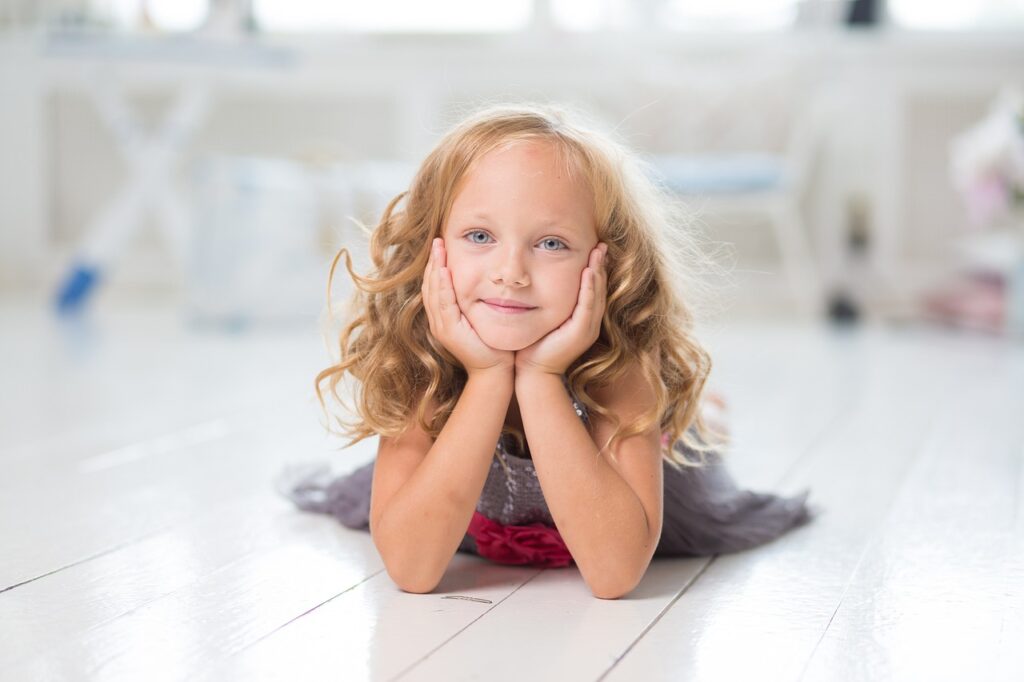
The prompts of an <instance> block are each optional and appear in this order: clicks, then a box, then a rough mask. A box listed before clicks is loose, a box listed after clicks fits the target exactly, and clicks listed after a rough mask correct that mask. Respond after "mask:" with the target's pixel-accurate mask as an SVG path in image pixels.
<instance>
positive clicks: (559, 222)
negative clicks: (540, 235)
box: [467, 213, 572, 230]
mask: <svg viewBox="0 0 1024 682" xmlns="http://www.w3.org/2000/svg"><path fill="white" fill-rule="evenodd" d="M467 219H468V220H469V221H474V220H480V221H483V222H486V223H489V222H491V216H489V215H487V214H486V213H475V214H473V215H471V216H469V217H468V218H467ZM537 227H541V228H547V227H555V228H562V229H566V230H571V229H572V222H570V221H568V220H563V219H562V218H548V219H546V220H542V221H540V222H539V223H538V224H537Z"/></svg>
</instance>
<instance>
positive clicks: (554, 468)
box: [515, 364, 664, 599]
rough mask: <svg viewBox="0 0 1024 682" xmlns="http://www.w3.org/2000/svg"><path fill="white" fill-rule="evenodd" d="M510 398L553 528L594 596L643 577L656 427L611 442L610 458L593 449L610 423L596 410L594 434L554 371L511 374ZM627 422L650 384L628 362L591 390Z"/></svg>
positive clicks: (658, 520)
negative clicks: (621, 372)
mask: <svg viewBox="0 0 1024 682" xmlns="http://www.w3.org/2000/svg"><path fill="white" fill-rule="evenodd" d="M515 391H516V398H517V400H518V401H519V410H520V412H521V414H522V418H523V426H524V429H525V431H526V439H527V441H528V442H529V444H530V450H531V452H532V453H533V460H534V468H535V469H536V470H537V477H538V479H539V480H540V484H541V489H542V490H543V491H544V498H545V499H546V500H547V503H548V508H549V509H550V511H551V516H552V518H553V519H554V522H555V525H556V526H557V527H558V531H559V533H560V534H561V536H562V539H563V540H564V541H565V544H566V546H567V547H568V549H569V552H570V553H571V554H572V556H573V559H574V560H575V561H576V565H577V566H578V567H579V569H580V573H581V575H582V576H583V579H584V581H585V582H586V583H587V585H588V586H589V587H590V590H591V592H593V594H594V596H596V597H600V598H604V599H616V598H618V597H621V596H622V595H624V594H626V593H628V592H630V591H631V590H632V589H633V588H634V587H636V585H637V584H638V583H639V582H640V580H641V578H643V575H644V573H645V572H646V570H647V566H648V565H649V564H650V561H651V558H652V557H653V555H654V550H655V549H657V545H658V541H659V539H660V538H661V525H662V510H663V501H664V489H663V488H662V485H663V471H662V462H661V434H660V433H659V431H658V429H657V426H655V427H652V429H650V430H649V431H648V432H646V433H643V434H640V435H637V436H632V437H630V438H627V439H625V440H623V441H622V442H620V443H618V444H617V446H616V450H615V453H616V456H617V459H618V461H617V462H613V461H611V459H610V458H609V457H608V456H607V455H601V456H600V457H599V456H598V449H597V445H596V444H595V442H596V443H602V444H603V443H604V442H605V440H607V439H608V438H609V437H610V435H611V433H612V430H613V429H612V427H613V425H612V424H610V423H609V422H608V421H607V420H604V419H600V418H599V415H596V414H594V415H592V417H593V419H594V437H593V439H592V438H591V436H590V434H589V433H587V429H586V427H585V426H584V425H583V422H582V421H581V420H580V418H579V417H578V416H577V415H576V412H575V410H574V409H573V406H572V401H571V398H570V396H569V394H568V393H567V391H566V390H565V386H564V384H563V383H562V379H561V377H560V376H557V375H554V374H550V373H542V372H527V373H517V374H516V380H515ZM594 397H595V399H597V400H598V401H599V402H600V403H601V404H602V405H604V406H606V407H608V409H610V410H611V411H612V413H614V414H616V415H617V416H618V417H619V419H621V420H622V423H628V422H630V421H632V419H633V418H634V417H636V416H638V415H639V414H640V413H642V412H643V411H645V410H646V409H649V407H651V406H653V405H654V400H655V396H654V390H653V388H652V387H651V386H650V385H649V384H648V383H647V381H646V380H645V379H644V377H643V375H642V374H641V373H640V372H639V369H638V367H637V366H636V365H635V364H634V365H633V366H632V367H631V368H630V370H629V371H628V372H627V373H626V375H625V376H624V377H623V379H622V380H620V381H619V382H618V383H617V384H616V385H615V386H612V387H610V388H607V389H605V390H602V391H601V392H600V393H598V394H595V395H594Z"/></svg>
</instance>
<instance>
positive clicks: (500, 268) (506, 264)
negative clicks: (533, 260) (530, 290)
mask: <svg viewBox="0 0 1024 682" xmlns="http://www.w3.org/2000/svg"><path fill="white" fill-rule="evenodd" d="M497 258H498V262H497V265H496V266H495V268H494V270H493V272H492V274H491V281H492V282H494V283H495V284H504V285H506V286H520V287H525V286H527V285H529V283H530V275H529V273H528V272H527V271H526V270H527V268H526V263H525V262H524V261H525V258H524V254H523V250H522V249H517V248H509V249H505V250H503V251H500V252H499V253H498V254H497Z"/></svg>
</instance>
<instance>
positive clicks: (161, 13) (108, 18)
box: [90, 0, 210, 33]
mask: <svg viewBox="0 0 1024 682" xmlns="http://www.w3.org/2000/svg"><path fill="white" fill-rule="evenodd" d="M90 7H91V9H92V11H93V13H94V14H95V15H97V16H99V17H100V18H102V20H103V21H104V22H105V23H108V24H110V25H113V26H114V27H116V28H120V29H124V30H129V31H135V30H147V29H151V28H152V29H156V30H158V31H167V32H169V33H175V32H182V31H193V30H195V29H197V28H199V27H200V26H202V25H203V23H204V22H205V21H206V18H207V16H208V15H209V13H210V0H91V2H90Z"/></svg>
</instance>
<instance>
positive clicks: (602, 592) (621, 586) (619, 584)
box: [588, 576, 643, 599]
mask: <svg viewBox="0 0 1024 682" xmlns="http://www.w3.org/2000/svg"><path fill="white" fill-rule="evenodd" d="M641 577H643V576H641ZM639 584H640V578H636V579H630V580H626V581H621V580H620V581H603V582H602V583H601V584H593V583H592V584H588V587H589V588H590V592H591V594H593V595H594V596H595V597H597V598H598V599H620V598H622V597H625V596H626V595H627V594H629V593H630V592H632V591H633V590H634V589H636V586H637V585H639Z"/></svg>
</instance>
